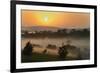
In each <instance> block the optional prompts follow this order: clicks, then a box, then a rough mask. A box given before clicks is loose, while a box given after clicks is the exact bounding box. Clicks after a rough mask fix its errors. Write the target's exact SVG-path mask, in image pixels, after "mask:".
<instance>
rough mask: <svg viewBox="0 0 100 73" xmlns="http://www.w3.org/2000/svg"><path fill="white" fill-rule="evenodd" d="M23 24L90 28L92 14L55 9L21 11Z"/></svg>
mask: <svg viewBox="0 0 100 73" xmlns="http://www.w3.org/2000/svg"><path fill="white" fill-rule="evenodd" d="M21 20H22V26H52V27H62V28H73V27H74V28H85V27H86V28H89V26H90V14H89V13H76V12H53V11H32V10H22V11H21Z"/></svg>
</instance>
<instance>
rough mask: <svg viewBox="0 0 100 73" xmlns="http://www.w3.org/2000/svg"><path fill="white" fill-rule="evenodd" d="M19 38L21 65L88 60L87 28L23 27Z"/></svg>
mask: <svg viewBox="0 0 100 73" xmlns="http://www.w3.org/2000/svg"><path fill="white" fill-rule="evenodd" d="M21 37H22V38H21V48H22V49H21V50H22V54H21V57H22V58H21V59H22V60H21V61H22V63H24V62H25V63H26V62H45V61H46V62H47V61H64V60H66V61H69V60H88V59H90V30H89V28H84V29H59V28H55V27H23V28H22V31H21ZM30 47H31V48H32V49H30ZM29 49H30V50H29Z"/></svg>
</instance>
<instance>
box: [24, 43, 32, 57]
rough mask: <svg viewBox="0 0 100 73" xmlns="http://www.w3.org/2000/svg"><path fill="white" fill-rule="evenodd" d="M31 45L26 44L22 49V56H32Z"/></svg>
mask: <svg viewBox="0 0 100 73" xmlns="http://www.w3.org/2000/svg"><path fill="white" fill-rule="evenodd" d="M32 48H33V47H32V44H31V43H30V42H27V44H26V46H25V47H24V50H23V54H25V55H31V54H32Z"/></svg>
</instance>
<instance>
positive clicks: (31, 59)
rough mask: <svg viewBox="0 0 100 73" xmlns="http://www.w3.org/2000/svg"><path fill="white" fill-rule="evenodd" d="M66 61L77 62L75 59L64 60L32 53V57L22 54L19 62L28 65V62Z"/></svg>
mask: <svg viewBox="0 0 100 73" xmlns="http://www.w3.org/2000/svg"><path fill="white" fill-rule="evenodd" d="M64 60H66V61H68V60H78V59H75V58H71V57H67V58H66V59H63V60H62V59H60V58H59V57H58V56H51V55H47V54H39V53H33V54H32V55H29V56H27V55H24V54H22V58H21V62H22V63H28V62H48V61H64Z"/></svg>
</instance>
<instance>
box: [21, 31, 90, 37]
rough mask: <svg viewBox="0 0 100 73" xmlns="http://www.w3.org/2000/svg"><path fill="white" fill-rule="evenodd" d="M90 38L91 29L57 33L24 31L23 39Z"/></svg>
mask: <svg viewBox="0 0 100 73" xmlns="http://www.w3.org/2000/svg"><path fill="white" fill-rule="evenodd" d="M68 36H69V37H70V36H71V37H89V36H90V30H89V29H59V30H57V31H55V32H54V31H33V32H32V31H22V37H37V38H38V37H40V38H41V37H49V38H52V37H68Z"/></svg>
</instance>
